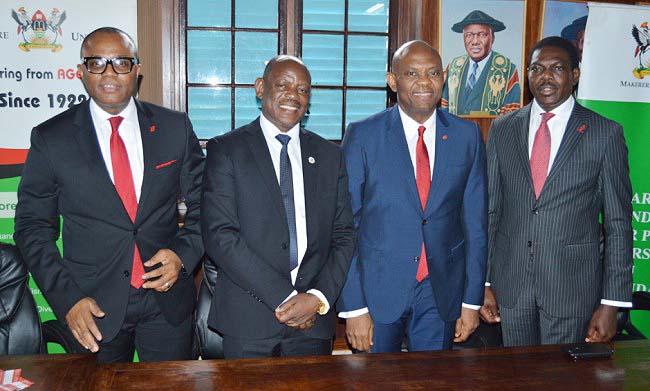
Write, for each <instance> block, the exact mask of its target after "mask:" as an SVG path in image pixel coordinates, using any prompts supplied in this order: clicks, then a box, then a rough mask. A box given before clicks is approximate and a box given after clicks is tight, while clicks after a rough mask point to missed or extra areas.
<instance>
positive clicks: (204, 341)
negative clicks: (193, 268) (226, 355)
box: [196, 259, 223, 360]
mask: <svg viewBox="0 0 650 391" xmlns="http://www.w3.org/2000/svg"><path fill="white" fill-rule="evenodd" d="M216 281H217V268H216V267H215V266H214V264H213V263H212V262H210V261H209V260H208V259H205V261H204V262H203V278H202V280H201V285H200V287H199V297H198V301H197V303H196V337H197V340H198V343H199V354H200V356H201V358H202V359H204V360H212V359H222V358H223V341H222V338H221V335H219V333H217V332H216V331H214V330H213V329H211V328H209V327H208V314H209V313H210V304H211V303H212V297H213V296H214V294H215V292H214V284H215V282H216Z"/></svg>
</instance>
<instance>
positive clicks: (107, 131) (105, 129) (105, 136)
mask: <svg viewBox="0 0 650 391" xmlns="http://www.w3.org/2000/svg"><path fill="white" fill-rule="evenodd" d="M90 116H91V117H92V119H93V125H94V126H95V133H96V134H97V141H98V142H99V149H100V150H101V152H102V157H103V158H104V163H105V164H106V169H107V170H108V175H109V176H110V177H111V181H112V182H113V184H115V179H114V178H113V163H112V160H111V133H112V128H111V123H110V122H109V121H108V119H109V118H111V117H117V116H120V117H123V118H124V120H122V123H121V124H120V127H119V128H118V131H119V133H120V137H122V141H123V142H124V146H125V147H126V153H127V155H128V156H129V165H130V166H131V175H132V176H133V186H134V187H135V197H136V199H137V200H138V201H140V193H141V190H142V178H143V176H144V155H143V152H142V137H141V135H140V123H139V122H138V112H137V110H136V107H135V103H134V101H133V98H131V100H130V101H129V104H128V105H127V106H126V107H125V108H124V110H122V111H121V112H120V113H119V114H115V115H113V114H109V113H107V112H106V111H104V110H103V109H102V108H101V107H99V105H97V103H95V100H94V99H92V98H91V99H90Z"/></svg>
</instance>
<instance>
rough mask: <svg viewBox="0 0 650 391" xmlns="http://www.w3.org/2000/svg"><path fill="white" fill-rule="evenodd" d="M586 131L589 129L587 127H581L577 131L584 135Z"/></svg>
mask: <svg viewBox="0 0 650 391" xmlns="http://www.w3.org/2000/svg"><path fill="white" fill-rule="evenodd" d="M585 129H587V125H584V124H582V125H580V127H579V128H578V129H577V131H578V133H584V132H585Z"/></svg>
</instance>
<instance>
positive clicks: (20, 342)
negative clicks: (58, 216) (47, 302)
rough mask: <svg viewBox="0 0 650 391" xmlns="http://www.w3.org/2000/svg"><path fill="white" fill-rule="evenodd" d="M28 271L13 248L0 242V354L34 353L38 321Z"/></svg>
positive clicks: (37, 349)
mask: <svg viewBox="0 0 650 391" xmlns="http://www.w3.org/2000/svg"><path fill="white" fill-rule="evenodd" d="M28 281H29V272H28V271H27V266H26V265H25V262H24V261H23V258H22V257H21V255H20V252H19V251H18V249H17V248H16V246H14V245H11V244H7V243H0V355H22V354H37V353H40V352H41V349H42V348H43V342H42V340H43V339H42V333H41V321H40V319H39V317H38V311H37V309H36V303H35V302H34V297H33V296H32V292H31V291H30V290H29V286H28Z"/></svg>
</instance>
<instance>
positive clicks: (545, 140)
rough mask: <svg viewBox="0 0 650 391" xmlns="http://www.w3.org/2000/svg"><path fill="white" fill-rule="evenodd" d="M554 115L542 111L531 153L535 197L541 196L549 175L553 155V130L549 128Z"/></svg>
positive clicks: (531, 171)
mask: <svg viewBox="0 0 650 391" xmlns="http://www.w3.org/2000/svg"><path fill="white" fill-rule="evenodd" d="M554 116H555V114H553V113H542V123H541V124H539V128H537V133H535V141H533V150H532V152H531V153H530V173H531V174H532V176H533V187H534V188H535V199H538V198H539V195H540V194H541V192H542V188H543V187H544V182H546V176H547V175H548V162H549V159H550V155H551V131H550V129H549V128H548V120H550V119H551V118H553V117H554Z"/></svg>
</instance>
